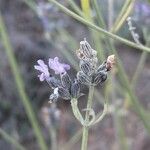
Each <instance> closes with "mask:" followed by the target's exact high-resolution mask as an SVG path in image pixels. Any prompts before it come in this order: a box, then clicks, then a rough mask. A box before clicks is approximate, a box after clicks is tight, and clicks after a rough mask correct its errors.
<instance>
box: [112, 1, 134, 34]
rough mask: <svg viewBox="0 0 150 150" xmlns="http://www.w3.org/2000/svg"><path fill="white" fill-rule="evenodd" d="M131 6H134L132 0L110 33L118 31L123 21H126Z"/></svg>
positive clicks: (131, 9)
mask: <svg viewBox="0 0 150 150" xmlns="http://www.w3.org/2000/svg"><path fill="white" fill-rule="evenodd" d="M133 6H134V1H132V3H130V5H129V6H128V8H127V10H126V11H125V13H124V15H123V16H122V18H121V19H120V21H119V22H118V23H117V25H116V26H115V27H114V28H113V29H112V30H111V32H112V33H116V32H117V31H119V29H120V28H121V27H122V25H123V24H124V22H125V21H126V19H127V18H128V16H129V15H130V13H131V12H132V11H133Z"/></svg>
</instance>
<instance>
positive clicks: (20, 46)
mask: <svg viewBox="0 0 150 150" xmlns="http://www.w3.org/2000/svg"><path fill="white" fill-rule="evenodd" d="M58 2H60V3H61V4H62V5H63V6H65V7H67V8H69V9H70V10H71V11H73V12H75V13H77V14H79V15H80V16H82V17H84V16H83V12H81V10H82V7H83V5H82V6H81V2H80V0H74V1H73V0H59V1H58ZM90 2H91V3H90V7H89V9H88V10H87V14H86V15H87V18H90V20H91V21H93V22H95V24H96V25H97V26H99V27H101V28H104V29H106V30H109V31H112V32H113V33H114V34H117V35H119V36H121V37H123V38H126V39H128V40H129V41H132V42H135V41H134V39H133V37H132V36H131V33H130V31H129V27H128V24H127V22H126V18H127V17H128V16H131V17H132V20H133V25H134V27H136V31H135V32H136V33H137V34H138V35H139V41H140V43H141V44H143V45H146V46H147V47H150V1H149V0H135V1H133V0H126V1H125V0H91V1H90ZM123 7H124V10H123V9H122V8H123ZM83 10H84V9H83ZM120 12H122V14H121V13H120ZM0 13H1V17H0V18H1V19H0V26H1V27H0V150H16V149H23V150H24V149H27V150H34V149H36V150H40V149H41V150H46V149H51V150H67V149H68V150H70V149H72V150H78V149H80V143H81V125H80V124H79V122H78V121H77V120H76V119H75V117H74V116H73V113H72V110H71V107H70V102H69V101H65V100H59V102H58V103H56V104H49V103H48V100H49V95H50V94H51V92H52V89H50V88H49V87H48V86H47V84H46V83H44V82H40V81H39V79H38V77H37V75H38V72H37V71H36V70H34V65H35V64H36V63H37V60H38V59H43V60H44V61H45V62H47V61H48V58H54V57H56V56H58V57H59V58H60V60H61V62H64V63H67V64H70V65H71V70H69V74H70V76H71V78H72V79H73V78H74V77H75V74H76V72H77V71H76V70H79V66H78V63H79V60H78V58H77V56H76V50H77V49H79V43H80V41H81V40H83V39H84V38H86V39H87V41H88V42H89V43H90V44H91V46H92V48H93V49H96V50H97V52H98V56H99V62H103V61H104V60H105V59H106V58H107V56H108V55H110V54H113V53H115V54H117V55H116V57H117V64H116V66H115V68H113V70H112V72H111V73H110V74H109V76H108V79H107V81H106V82H105V83H104V84H103V85H101V86H98V87H97V88H96V90H95V94H94V103H93V108H94V110H95V111H96V113H99V112H101V111H102V110H103V101H104V99H108V101H109V112H108V114H107V116H105V118H104V119H103V121H102V122H100V123H99V124H97V125H95V126H93V127H92V128H91V129H90V134H89V142H88V149H89V150H150V136H149V135H150V57H149V53H148V52H146V51H142V50H138V49H135V48H132V47H131V46H128V45H126V44H123V43H120V42H118V41H115V42H112V41H111V40H110V39H109V38H108V37H107V36H105V35H103V34H101V33H100V32H98V31H95V30H93V29H90V28H89V27H88V26H86V25H84V24H82V23H80V22H79V21H77V20H75V19H73V18H71V17H69V16H68V15H67V14H65V13H64V12H62V11H60V10H59V8H58V7H57V6H56V5H54V4H53V3H51V2H48V1H46V0H0ZM84 13H86V9H85V12H84ZM88 13H89V14H88ZM119 14H120V18H119ZM85 18H86V16H85ZM118 64H119V65H118ZM82 90H83V93H85V94H86V95H87V94H88V89H87V87H83V89H82ZM86 100H87V96H83V97H82V98H81V99H79V107H80V108H81V110H82V109H84V108H85V106H86ZM45 145H46V146H45Z"/></svg>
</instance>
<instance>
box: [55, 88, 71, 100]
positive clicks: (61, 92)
mask: <svg viewBox="0 0 150 150" xmlns="http://www.w3.org/2000/svg"><path fill="white" fill-rule="evenodd" d="M58 94H59V96H60V97H61V98H63V99H66V100H68V99H70V98H71V96H70V93H69V91H68V90H67V89H65V88H63V87H59V88H58Z"/></svg>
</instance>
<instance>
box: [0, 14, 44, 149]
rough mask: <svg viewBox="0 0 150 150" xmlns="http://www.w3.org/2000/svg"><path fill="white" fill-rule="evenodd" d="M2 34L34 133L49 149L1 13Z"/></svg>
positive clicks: (40, 143)
mask: <svg viewBox="0 0 150 150" xmlns="http://www.w3.org/2000/svg"><path fill="white" fill-rule="evenodd" d="M0 35H1V41H2V43H3V45H4V48H5V51H6V54H7V57H8V60H9V63H10V67H11V70H12V73H13V76H14V78H15V82H16V86H17V89H18V93H19V95H20V99H21V100H22V103H23V105H24V107H25V110H26V113H27V116H28V118H29V120H30V122H31V125H32V127H33V130H34V133H35V135H36V137H37V140H38V144H39V146H40V148H41V150H47V146H46V143H45V140H44V138H43V135H42V132H41V130H40V127H39V123H38V121H37V119H36V116H35V113H34V111H33V108H32V106H31V103H30V100H29V98H28V96H27V94H26V92H25V88H24V83H23V80H22V78H21V75H20V72H19V67H18V65H17V61H16V58H15V56H14V53H13V49H12V46H11V43H10V41H9V37H8V34H7V30H6V27H5V24H4V22H3V18H2V15H1V14H0Z"/></svg>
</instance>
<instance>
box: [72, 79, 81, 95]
mask: <svg viewBox="0 0 150 150" xmlns="http://www.w3.org/2000/svg"><path fill="white" fill-rule="evenodd" d="M79 94H80V84H79V82H78V81H77V80H75V82H74V83H73V84H72V86H71V96H72V97H73V98H78V96H79Z"/></svg>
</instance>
